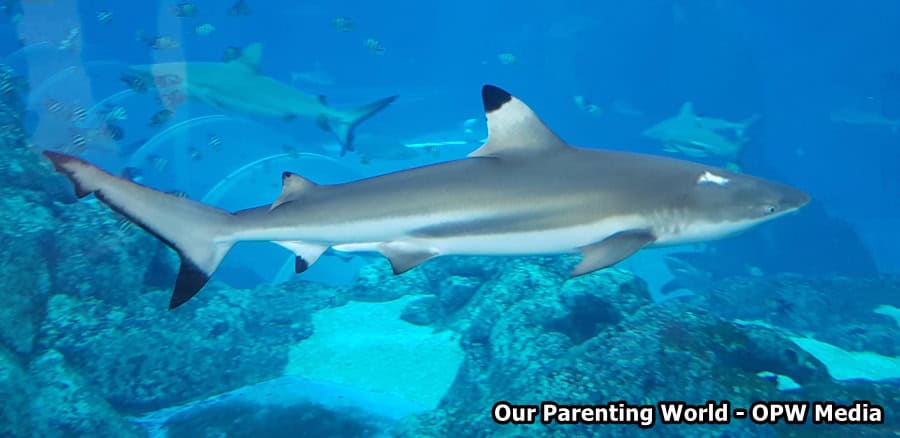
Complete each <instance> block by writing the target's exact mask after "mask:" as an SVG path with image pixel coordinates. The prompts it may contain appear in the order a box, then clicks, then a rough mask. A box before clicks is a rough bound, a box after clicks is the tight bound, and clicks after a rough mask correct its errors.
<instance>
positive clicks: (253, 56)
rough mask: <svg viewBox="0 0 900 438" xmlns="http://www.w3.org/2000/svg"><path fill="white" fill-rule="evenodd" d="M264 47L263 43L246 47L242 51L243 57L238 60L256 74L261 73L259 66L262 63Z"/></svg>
mask: <svg viewBox="0 0 900 438" xmlns="http://www.w3.org/2000/svg"><path fill="white" fill-rule="evenodd" d="M262 52H263V45H262V43H253V44H250V45H249V46H247V47H245V48H244V50H242V51H241V57H240V58H238V61H240V63H241V64H244V65H246V66H247V67H249V68H250V70H253V71H254V72H259V64H260V62H261V61H262Z"/></svg>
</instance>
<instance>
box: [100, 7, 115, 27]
mask: <svg viewBox="0 0 900 438" xmlns="http://www.w3.org/2000/svg"><path fill="white" fill-rule="evenodd" d="M112 18H113V15H112V12H109V11H108V10H106V9H101V10H99V11H97V21H98V22H99V23H101V24H106V23H109V22H110V21H112Z"/></svg>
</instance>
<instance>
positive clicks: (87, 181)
mask: <svg viewBox="0 0 900 438" xmlns="http://www.w3.org/2000/svg"><path fill="white" fill-rule="evenodd" d="M44 155H45V156H46V157H47V158H49V159H50V161H52V162H53V166H54V167H55V168H56V170H57V171H58V172H60V173H62V174H64V175H66V176H67V177H68V178H69V180H71V181H72V184H73V185H74V186H75V193H76V194H77V195H78V197H79V198H81V197H85V196H87V195H89V194H91V193H93V194H94V196H96V197H97V199H99V200H100V201H101V202H103V203H104V204H106V205H107V206H109V207H110V208H111V209H112V210H114V211H116V212H118V213H119V214H121V215H123V216H125V217H126V218H127V219H128V220H130V221H131V222H133V223H134V224H136V225H138V226H140V227H141V228H143V229H144V230H146V231H147V232H149V233H150V234H152V235H154V236H156V238H158V239H159V240H161V241H163V242H164V243H165V244H166V245H168V246H169V247H170V248H172V249H174V250H175V251H176V252H178V255H179V256H181V269H180V270H179V272H178V279H177V280H176V281H175V291H174V293H173V294H172V298H171V300H170V302H169V309H174V308H176V307H178V306H180V305H182V304H184V303H186V302H187V301H188V300H190V299H191V298H192V297H193V296H194V295H196V294H197V292H199V291H200V289H202V288H203V286H204V285H205V284H206V282H207V281H209V277H210V276H211V275H212V273H213V272H215V270H216V268H218V266H219V263H221V262H222V259H223V258H224V257H225V254H227V253H228V251H229V250H230V249H231V247H232V246H233V245H234V240H233V238H232V237H231V235H232V230H233V216H232V215H231V213H228V212H226V211H224V210H220V209H218V208H215V207H211V206H208V205H206V204H201V203H199V202H196V201H192V200H190V199H187V198H183V197H179V196H175V195H172V194H168V193H163V192H160V191H157V190H153V189H151V188H149V187H145V186H142V185H140V184H136V183H134V182H131V181H129V180H127V179H124V178H120V177H117V176H114V175H111V174H110V173H108V172H106V171H104V170H102V169H100V168H98V167H96V166H94V165H92V164H90V163H88V162H86V161H84V160H82V159H80V158H77V157H73V156H70V155H65V154H60V153H56V152H51V151H44Z"/></svg>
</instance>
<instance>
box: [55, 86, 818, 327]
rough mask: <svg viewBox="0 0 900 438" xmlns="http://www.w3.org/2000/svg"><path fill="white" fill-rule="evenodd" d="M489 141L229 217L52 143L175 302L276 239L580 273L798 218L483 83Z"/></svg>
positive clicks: (300, 265) (792, 205)
mask: <svg viewBox="0 0 900 438" xmlns="http://www.w3.org/2000/svg"><path fill="white" fill-rule="evenodd" d="M482 99H483V101H484V110H485V112H486V114H487V125H488V138H487V142H485V143H484V144H483V145H481V146H480V147H478V148H477V149H476V150H474V151H473V152H471V153H470V154H469V155H468V156H467V157H466V158H463V159H460V160H455V161H447V162H443V163H438V164H432V165H428V166H422V167H415V168H411V169H407V170H402V171H398V172H393V173H387V174H384V175H379V176H375V177H371V178H366V179H362V180H358V181H353V182H349V183H344V184H335V185H320V184H316V183H315V182H313V181H310V180H308V179H305V178H303V177H301V176H298V175H295V174H293V173H290V172H285V173H283V174H282V181H283V189H282V192H281V195H280V196H279V197H278V198H277V199H276V200H275V202H274V203H272V204H271V205H264V206H260V207H256V208H251V209H248V210H242V211H238V212H235V213H230V212H227V211H225V210H221V209H218V208H215V207H212V206H209V205H206V204H202V203H199V202H196V201H192V200H190V199H187V198H179V197H176V196H172V195H169V194H165V193H162V192H160V191H157V190H154V189H151V188H149V187H145V186H142V185H139V184H135V183H133V182H131V181H128V180H126V179H123V178H119V177H116V176H114V175H112V174H110V173H108V172H106V171H104V170H102V169H100V168H97V167H95V166H94V165H92V164H90V163H87V162H85V161H83V160H81V159H79V158H76V157H72V156H68V155H64V154H60V153H57V152H51V151H45V152H44V155H46V156H47V157H48V158H49V159H50V160H51V161H52V162H53V164H54V166H55V167H56V169H57V170H58V171H59V172H62V173H63V174H65V175H66V176H67V177H68V178H69V179H70V180H71V181H72V183H73V184H74V186H75V192H76V194H77V195H78V196H79V197H84V196H86V195H88V194H90V193H93V194H94V195H95V196H96V197H97V198H98V199H99V200H100V201H102V202H103V203H105V204H106V205H108V206H109V207H110V208H112V209H113V210H115V211H117V212H119V213H121V214H122V215H124V216H125V217H126V218H128V219H129V220H131V221H133V222H134V223H135V224H137V225H139V226H140V227H142V228H143V229H145V230H146V231H148V232H150V233H152V234H153V235H155V236H156V237H157V238H159V239H160V240H162V241H163V242H165V243H166V244H168V245H169V246H170V247H172V248H173V249H174V250H175V251H177V252H178V254H179V255H180V256H181V268H180V271H179V273H178V277H177V280H176V283H175V291H174V293H173V295H172V298H171V301H170V303H169V308H170V309H174V308H176V307H178V306H180V305H182V304H184V303H185V302H187V301H188V300H189V299H190V298H191V297H193V296H194V295H195V294H196V293H197V292H198V291H199V290H200V289H201V288H202V287H203V286H204V285H205V284H206V283H207V281H208V280H209V277H210V275H212V274H213V272H215V270H216V268H217V267H218V266H219V263H220V262H221V261H222V259H223V258H224V257H225V254H226V253H228V251H229V249H230V248H231V247H232V246H233V245H234V244H235V243H236V242H238V241H245V240H257V241H272V242H275V243H277V244H279V245H281V246H283V247H285V248H288V249H289V250H291V251H292V252H293V253H294V254H295V255H296V269H295V270H296V271H297V272H303V271H305V270H306V269H307V268H308V267H309V266H310V265H312V264H313V263H315V262H316V260H317V259H318V258H319V256H321V255H322V253H323V252H325V251H326V250H327V249H328V248H333V249H334V250H337V251H347V252H377V253H381V254H382V255H384V256H385V257H387V259H388V260H389V261H390V264H391V266H392V268H393V271H394V273H395V274H400V273H403V272H406V271H408V270H410V269H412V268H414V267H416V266H417V265H419V264H421V263H423V262H425V261H427V260H429V259H431V258H434V257H438V256H443V255H451V254H456V255H528V254H556V253H570V252H580V253H581V254H582V255H583V257H582V258H581V261H580V262H579V263H578V265H577V266H575V268H574V269H573V270H572V271H571V276H573V277H575V276H580V275H584V274H588V273H590V272H593V271H596V270H599V269H603V268H606V267H609V266H612V265H614V264H616V263H618V262H619V261H621V260H623V259H625V258H627V257H629V256H631V255H632V254H634V253H635V252H637V251H639V250H640V249H641V248H645V247H649V246H660V245H676V244H683V243H692V242H699V241H707V240H712V239H718V238H722V237H725V236H728V235H731V234H734V233H737V232H741V231H744V230H746V229H748V228H750V227H753V226H755V225H758V224H760V223H763V222H766V221H769V220H772V219H775V218H777V217H781V216H783V215H785V214H788V213H790V212H793V211H795V210H797V209H799V208H800V207H802V206H803V205H805V204H806V203H807V202H809V200H810V197H809V196H808V195H807V194H806V193H804V192H802V191H800V190H797V189H794V188H791V187H789V186H786V185H783V184H780V183H777V182H772V181H767V180H764V179H761V178H756V177H753V176H749V175H742V174H737V173H732V172H729V171H727V170H724V169H719V168H715V167H711V166H705V165H702V164H698V163H692V162H688V161H682V160H676V159H673V158H667V157H661V156H654V155H645V154H636V153H629V152H619V151H610V150H599V149H587V148H580V147H575V146H571V145H569V144H567V143H566V142H565V141H563V140H562V139H561V138H560V137H558V136H557V135H556V134H555V133H554V132H553V131H551V130H550V129H549V128H548V127H547V126H546V125H545V124H544V123H543V122H542V121H541V120H540V119H539V118H538V116H537V115H536V114H535V113H534V112H532V110H531V109H529V107H528V106H526V105H525V103H523V102H522V101H521V100H519V99H517V98H515V97H513V96H512V95H510V94H509V93H507V92H506V91H504V90H501V89H500V88H497V87H494V86H491V85H485V86H484V88H483V89H482Z"/></svg>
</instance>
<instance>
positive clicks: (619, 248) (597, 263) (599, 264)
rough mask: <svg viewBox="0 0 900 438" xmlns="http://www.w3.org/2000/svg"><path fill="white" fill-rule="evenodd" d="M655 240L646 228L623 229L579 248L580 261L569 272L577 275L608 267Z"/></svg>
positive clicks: (571, 274)
mask: <svg viewBox="0 0 900 438" xmlns="http://www.w3.org/2000/svg"><path fill="white" fill-rule="evenodd" d="M654 241H656V236H654V235H653V234H652V233H650V232H649V231H647V230H625V231H620V232H618V233H616V234H613V235H612V236H609V237H607V238H606V239H603V240H601V241H599V242H597V243H593V244H590V245H588V246H585V247H582V248H581V254H582V258H581V262H580V263H578V266H575V269H573V270H572V272H571V273H570V274H569V276H570V277H578V276H580V275H584V274H588V273H591V272H594V271H596V270H599V269H603V268H608V267H610V266H612V265H614V264H616V263H619V262H620V261H622V260H625V259H626V258H628V257H630V256H631V255H633V254H634V253H636V252H638V251H639V250H640V249H641V248H643V247H645V246H647V245H649V244H651V243H653V242H654Z"/></svg>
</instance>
